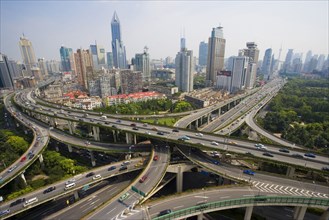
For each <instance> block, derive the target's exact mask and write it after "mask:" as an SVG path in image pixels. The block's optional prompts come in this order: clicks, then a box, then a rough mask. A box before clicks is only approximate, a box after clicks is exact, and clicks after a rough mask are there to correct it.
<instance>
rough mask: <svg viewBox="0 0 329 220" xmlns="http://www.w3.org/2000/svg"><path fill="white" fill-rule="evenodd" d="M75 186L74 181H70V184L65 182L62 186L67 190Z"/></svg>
mask: <svg viewBox="0 0 329 220" xmlns="http://www.w3.org/2000/svg"><path fill="white" fill-rule="evenodd" d="M73 187H75V183H70V184H67V185H66V186H65V188H64V190H69V189H71V188H73Z"/></svg>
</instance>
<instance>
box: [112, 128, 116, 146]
mask: <svg viewBox="0 0 329 220" xmlns="http://www.w3.org/2000/svg"><path fill="white" fill-rule="evenodd" d="M112 134H113V141H114V143H116V142H117V134H116V132H115V130H112Z"/></svg>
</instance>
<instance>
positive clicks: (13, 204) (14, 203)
mask: <svg viewBox="0 0 329 220" xmlns="http://www.w3.org/2000/svg"><path fill="white" fill-rule="evenodd" d="M23 202H25V198H21V199H17V200H16V201H15V202H12V203H10V207H12V206H15V205H18V204H21V203H23Z"/></svg>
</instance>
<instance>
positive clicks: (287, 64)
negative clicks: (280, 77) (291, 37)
mask: <svg viewBox="0 0 329 220" xmlns="http://www.w3.org/2000/svg"><path fill="white" fill-rule="evenodd" d="M293 55H294V50H293V49H289V50H288V53H287V55H286V59H285V61H284V64H283V71H284V72H289V71H290V70H291V68H290V67H291V62H292V57H293Z"/></svg>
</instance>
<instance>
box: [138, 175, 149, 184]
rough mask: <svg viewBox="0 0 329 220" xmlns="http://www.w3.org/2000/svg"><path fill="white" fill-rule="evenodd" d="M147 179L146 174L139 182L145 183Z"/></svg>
mask: <svg viewBox="0 0 329 220" xmlns="http://www.w3.org/2000/svg"><path fill="white" fill-rule="evenodd" d="M146 179H147V176H146V175H144V176H143V177H142V178H141V179H140V180H139V182H140V183H143V182H144V181H145V180H146Z"/></svg>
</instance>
